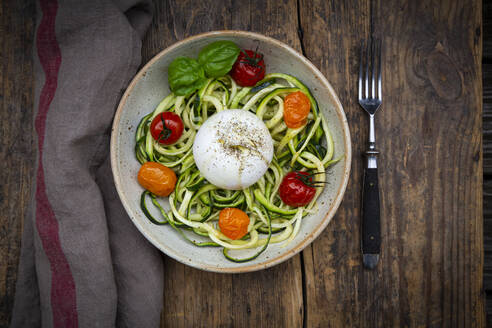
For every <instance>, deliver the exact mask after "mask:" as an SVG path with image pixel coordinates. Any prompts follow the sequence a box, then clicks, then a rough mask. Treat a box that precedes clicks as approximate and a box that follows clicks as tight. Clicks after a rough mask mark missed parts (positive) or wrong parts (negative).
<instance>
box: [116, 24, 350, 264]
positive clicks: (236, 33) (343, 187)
mask: <svg viewBox="0 0 492 328" xmlns="http://www.w3.org/2000/svg"><path fill="white" fill-rule="evenodd" d="M211 36H229V37H234V36H241V37H246V38H250V39H259V40H261V41H263V42H266V43H271V44H274V45H276V46H278V47H280V48H283V49H284V50H285V51H287V52H288V53H290V54H292V55H293V56H294V57H296V58H297V59H298V60H299V61H301V62H303V63H304V64H305V65H306V66H307V67H308V68H309V69H311V71H312V72H313V74H314V75H315V76H317V77H318V80H319V82H320V83H321V85H323V86H324V87H325V88H326V89H327V90H328V91H329V93H330V97H331V98H332V100H333V104H334V105H335V106H334V107H335V109H336V113H337V115H338V118H339V119H340V122H342V129H343V137H344V143H345V145H344V146H345V147H344V149H345V154H344V155H345V161H344V163H345V167H344V169H343V177H342V183H341V184H340V186H339V188H338V191H337V194H336V197H335V200H334V201H333V202H332V204H331V206H330V208H329V210H328V212H327V214H326V215H325V217H324V218H323V219H322V220H321V222H320V224H319V225H318V226H316V227H315V228H314V229H313V230H312V232H311V233H310V234H309V235H307V236H306V237H305V238H304V239H303V240H302V241H301V242H300V243H299V245H297V247H295V248H293V249H292V250H290V251H288V252H285V253H283V254H280V255H279V256H277V257H274V258H271V259H268V260H267V261H265V262H262V263H257V264H254V265H249V266H241V267H234V266H233V265H234V263H233V262H231V267H229V268H217V267H211V266H207V265H200V264H197V263H194V262H187V261H184V259H182V258H180V257H179V255H175V254H174V253H173V252H170V251H168V249H167V248H166V246H165V245H163V244H161V243H159V242H158V241H157V240H154V238H152V237H151V236H149V235H147V234H146V232H145V230H144V229H142V228H141V227H140V226H139V225H138V224H136V222H135V221H136V219H135V218H133V217H132V214H131V213H132V208H131V206H130V205H129V202H128V201H127V199H126V198H125V196H124V194H123V192H122V186H121V184H120V181H119V176H120V173H119V171H118V165H117V158H116V153H117V151H116V144H117V142H116V141H117V139H118V132H119V131H118V129H117V127H118V125H119V123H120V119H121V114H122V112H123V107H124V106H125V103H126V101H127V99H128V96H129V95H130V93H131V92H132V91H133V88H134V87H135V85H136V84H137V82H138V81H139V80H140V79H141V78H142V76H144V75H145V72H147V70H148V69H149V67H150V66H152V65H153V64H154V63H155V62H156V61H158V60H159V59H160V58H161V57H163V56H166V55H167V54H168V53H169V52H170V51H171V50H173V49H175V48H178V47H180V46H182V45H183V44H185V43H188V42H190V41H192V40H196V39H202V38H207V37H211ZM110 154H111V170H112V172H113V177H114V182H115V186H116V190H117V192H118V195H119V197H120V199H121V202H122V204H123V207H124V208H125V210H126V212H127V213H128V215H129V216H130V217H131V218H132V222H133V223H134V224H135V226H136V227H137V229H138V230H139V231H140V232H141V233H142V234H143V235H144V236H145V238H147V240H149V241H150V242H151V243H152V244H153V245H154V246H156V247H157V248H158V249H159V250H161V251H162V252H163V253H165V254H167V255H169V256H170V257H172V258H174V259H175V260H177V261H178V262H181V263H183V264H186V265H190V266H192V267H195V268H197V269H201V270H205V271H211V272H219V273H242V272H252V271H258V270H263V269H266V268H269V267H272V266H274V265H277V264H279V263H281V262H284V261H286V260H288V259H289V258H291V257H293V256H294V255H296V254H297V253H299V252H300V251H302V250H303V249H304V248H306V247H307V246H308V245H309V244H310V243H311V242H313V241H314V240H315V239H316V238H317V237H318V236H319V235H320V234H321V232H322V231H323V230H324V229H325V227H326V226H327V225H328V223H329V222H330V221H331V219H332V218H333V216H334V215H335V213H336V211H337V209H338V207H339V206H340V203H341V202H342V199H343V195H344V193H345V190H346V188H347V183H348V180H349V176H350V168H351V162H352V146H351V140H350V130H349V126H348V122H347V118H346V116H345V112H344V111H343V106H342V104H341V103H340V100H339V99H338V96H337V94H336V92H335V90H334V89H333V87H332V86H331V84H330V83H329V82H328V80H327V79H326V78H325V76H324V75H323V74H322V73H321V72H320V71H319V70H318V69H317V68H316V66H314V65H313V63H311V62H310V61H309V60H308V59H307V58H305V57H304V56H302V55H301V54H299V53H298V52H297V51H295V50H294V49H292V48H291V47H289V46H288V45H286V44H285V43H283V42H280V41H278V40H276V39H273V38H270V37H267V36H264V35H262V34H258V33H253V32H246V31H235V30H227V31H212V32H207V33H202V34H197V35H194V36H191V37H188V38H186V39H183V40H181V41H178V42H176V43H174V44H173V45H171V46H169V47H168V48H166V49H164V50H163V51H161V52H159V53H158V54H157V55H155V56H154V57H153V58H152V59H151V60H150V61H149V62H148V63H147V64H145V66H144V67H142V69H140V71H139V72H138V73H137V75H136V76H135V77H134V78H133V80H132V81H131V83H130V84H129V86H128V88H127V89H126V91H125V93H124V94H123V97H122V98H121V100H120V103H119V105H118V108H117V110H116V114H115V117H114V121H113V126H112V131H111V146H110Z"/></svg>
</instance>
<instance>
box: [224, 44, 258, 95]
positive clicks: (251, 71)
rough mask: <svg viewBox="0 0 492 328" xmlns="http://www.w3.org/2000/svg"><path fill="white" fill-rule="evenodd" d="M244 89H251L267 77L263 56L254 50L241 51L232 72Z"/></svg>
mask: <svg viewBox="0 0 492 328" xmlns="http://www.w3.org/2000/svg"><path fill="white" fill-rule="evenodd" d="M230 74H231V76H232V78H233V79H234V81H236V83H237V84H239V85H240V86H242V87H251V86H253V85H255V84H256V83H257V82H258V81H260V80H261V79H263V78H264V77H265V61H264V60H263V55H262V54H260V53H258V52H256V51H253V50H241V52H240V53H239V56H238V57H237V59H236V62H235V63H234V65H233V66H232V69H231V72H230Z"/></svg>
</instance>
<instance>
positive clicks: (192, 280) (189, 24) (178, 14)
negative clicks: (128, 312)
mask: <svg viewBox="0 0 492 328" xmlns="http://www.w3.org/2000/svg"><path fill="white" fill-rule="evenodd" d="M211 7H213V8H216V10H213V11H210V8H211ZM155 10H156V13H155V19H154V21H153V23H152V26H151V28H150V30H149V32H148V33H147V36H146V38H145V40H144V46H143V49H142V52H143V62H146V61H147V60H148V59H150V58H151V57H152V56H153V55H155V54H156V53H157V52H159V51H160V50H162V49H164V48H165V47H167V46H169V45H171V44H173V43H174V42H176V41H177V40H181V39H183V38H185V37H187V36H190V35H194V34H198V33H202V32H207V31H212V30H222V29H246V30H251V31H257V32H261V33H264V34H266V35H269V36H273V37H276V38H278V39H280V40H282V41H284V42H287V43H288V44H290V45H291V46H293V47H295V48H296V49H298V50H300V43H299V39H298V37H297V11H296V1H295V0H288V1H284V3H277V2H274V1H266V2H262V1H212V0H209V1H200V2H196V1H193V2H192V1H177V0H176V1H163V2H159V1H156V2H155ZM257 17H262V19H256V18H257ZM251 19H253V20H251ZM164 262H165V263H164V265H165V277H164V279H165V291H164V294H165V295H164V309H163V313H162V326H163V327H168V326H172V327H198V326H200V327H219V326H220V327H230V326H239V327H243V326H244V327H246V326H250V327H256V326H258V325H259V323H261V325H262V326H277V327H300V326H302V321H303V299H302V276H301V275H302V273H301V263H300V256H299V255H298V256H296V257H294V258H293V259H291V260H290V261H288V262H286V263H283V264H281V265H279V266H277V267H274V268H272V269H269V270H265V271H261V272H255V273H248V274H240V275H229V274H216V273H209V272H203V271H199V270H196V269H193V268H191V267H188V266H185V265H183V264H181V263H177V262H176V261H174V260H172V259H170V258H168V257H165V258H164Z"/></svg>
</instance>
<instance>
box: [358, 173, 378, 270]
mask: <svg viewBox="0 0 492 328" xmlns="http://www.w3.org/2000/svg"><path fill="white" fill-rule="evenodd" d="M361 246H362V255H363V263H364V266H365V267H366V268H368V269H373V268H374V267H376V265H377V263H378V260H379V253H380V252H381V223H380V212H379V183H378V169H377V167H376V168H365V169H364V182H363V189H362V245H361Z"/></svg>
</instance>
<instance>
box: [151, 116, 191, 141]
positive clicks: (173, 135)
mask: <svg viewBox="0 0 492 328" xmlns="http://www.w3.org/2000/svg"><path fill="white" fill-rule="evenodd" d="M183 128H184V127H183V121H181V118H180V117H179V115H177V114H175V113H172V112H164V113H161V114H159V115H157V116H156V117H155V118H154V119H153V120H152V123H151V124H150V133H151V134H152V137H153V138H154V139H155V140H156V141H158V142H159V143H161V144H164V145H172V144H173V143H175V142H176V141H178V139H179V138H180V137H181V135H182V134H183Z"/></svg>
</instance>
